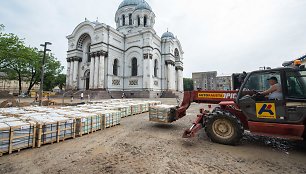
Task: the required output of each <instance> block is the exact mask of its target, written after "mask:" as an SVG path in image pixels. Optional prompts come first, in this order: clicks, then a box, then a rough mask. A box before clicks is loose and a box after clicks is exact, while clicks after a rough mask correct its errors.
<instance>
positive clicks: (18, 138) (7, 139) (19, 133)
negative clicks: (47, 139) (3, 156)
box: [0, 121, 36, 153]
mask: <svg viewBox="0 0 306 174" xmlns="http://www.w3.org/2000/svg"><path fill="white" fill-rule="evenodd" d="M5 124H6V125H7V126H8V127H7V126H5ZM0 127H1V128H0V140H1V141H0V142H1V143H0V153H12V152H13V151H15V150H21V149H24V148H29V147H34V146H35V132H36V130H35V125H34V124H30V123H27V122H23V121H13V122H6V123H1V126H0Z"/></svg>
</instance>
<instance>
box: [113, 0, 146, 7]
mask: <svg viewBox="0 0 306 174" xmlns="http://www.w3.org/2000/svg"><path fill="white" fill-rule="evenodd" d="M141 2H142V0H124V1H123V2H121V4H120V5H119V7H118V9H120V8H122V7H125V6H130V5H134V6H137V5H138V4H140V3H141Z"/></svg>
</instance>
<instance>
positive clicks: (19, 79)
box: [18, 72, 22, 95]
mask: <svg viewBox="0 0 306 174" xmlns="http://www.w3.org/2000/svg"><path fill="white" fill-rule="evenodd" d="M18 81H19V95H20V94H21V91H22V87H21V83H22V81H21V73H20V72H18Z"/></svg>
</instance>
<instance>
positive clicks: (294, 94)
mask: <svg viewBox="0 0 306 174" xmlns="http://www.w3.org/2000/svg"><path fill="white" fill-rule="evenodd" d="M286 77H287V88H288V97H289V98H298V99H306V83H305V82H306V71H300V72H298V71H291V72H286Z"/></svg>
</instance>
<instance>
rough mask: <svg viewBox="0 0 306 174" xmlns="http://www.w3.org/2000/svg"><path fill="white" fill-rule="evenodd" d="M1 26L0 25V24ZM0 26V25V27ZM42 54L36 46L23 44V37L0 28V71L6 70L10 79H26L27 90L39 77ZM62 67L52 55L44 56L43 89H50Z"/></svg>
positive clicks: (20, 80)
mask: <svg viewBox="0 0 306 174" xmlns="http://www.w3.org/2000/svg"><path fill="white" fill-rule="evenodd" d="M0 26H1V25H0ZM0 28H1V27H0ZM2 28H3V27H2ZM41 66H42V54H41V53H40V52H39V50H38V49H37V48H32V47H29V46H25V43H24V39H20V38H19V37H18V36H17V35H15V34H13V33H8V34H7V33H3V32H1V30H0V71H2V72H6V73H7V74H8V77H9V78H10V79H16V80H18V81H19V91H20V92H21V90H22V88H21V82H22V81H28V82H29V86H28V87H27V88H28V90H27V92H29V91H30V90H31V89H32V88H33V86H34V85H35V84H39V82H40V79H41ZM62 70H63V67H62V66H61V64H60V62H59V61H58V60H57V59H56V58H55V57H54V56H53V55H52V54H48V55H47V56H46V63H45V76H44V79H45V81H44V82H45V85H44V90H50V89H52V88H53V87H54V86H53V85H52V84H55V83H56V81H55V80H56V77H57V76H59V74H60V73H61V72H62Z"/></svg>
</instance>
